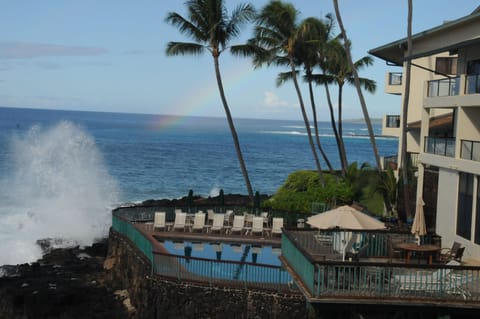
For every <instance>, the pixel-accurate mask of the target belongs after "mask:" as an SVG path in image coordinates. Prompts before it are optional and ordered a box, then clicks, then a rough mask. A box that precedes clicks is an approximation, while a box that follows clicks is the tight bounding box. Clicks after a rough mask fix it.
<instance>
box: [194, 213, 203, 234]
mask: <svg viewBox="0 0 480 319" xmlns="http://www.w3.org/2000/svg"><path fill="white" fill-rule="evenodd" d="M204 226H205V213H196V214H195V219H194V221H193V226H192V229H191V231H192V232H195V231H197V230H199V231H203V227H204Z"/></svg>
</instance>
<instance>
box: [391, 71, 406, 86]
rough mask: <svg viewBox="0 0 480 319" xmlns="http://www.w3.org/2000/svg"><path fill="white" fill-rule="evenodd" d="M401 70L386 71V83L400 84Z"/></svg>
mask: <svg viewBox="0 0 480 319" xmlns="http://www.w3.org/2000/svg"><path fill="white" fill-rule="evenodd" d="M402 76H403V74H402V72H390V73H388V84H390V85H402Z"/></svg>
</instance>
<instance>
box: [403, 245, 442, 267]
mask: <svg viewBox="0 0 480 319" xmlns="http://www.w3.org/2000/svg"><path fill="white" fill-rule="evenodd" d="M396 248H398V249H401V250H404V251H405V252H406V253H407V258H406V259H405V263H406V264H409V263H410V258H411V256H412V252H415V253H420V254H422V255H423V256H428V264H429V265H431V264H432V262H433V256H434V255H437V254H438V252H439V251H440V250H441V249H442V248H441V247H440V246H437V245H428V244H427V245H417V244H415V243H399V244H397V245H396Z"/></svg>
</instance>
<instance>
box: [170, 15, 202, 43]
mask: <svg viewBox="0 0 480 319" xmlns="http://www.w3.org/2000/svg"><path fill="white" fill-rule="evenodd" d="M165 21H166V22H167V23H169V24H171V25H172V26H174V27H177V28H178V30H179V31H180V33H182V34H185V35H187V36H190V37H191V38H192V39H194V40H195V41H199V42H204V41H206V39H205V35H204V34H203V33H202V32H201V30H200V29H198V27H197V26H195V25H194V24H193V23H192V22H190V21H188V20H187V19H185V18H184V17H182V16H181V15H179V14H178V13H176V12H170V13H168V14H167V17H166V18H165Z"/></svg>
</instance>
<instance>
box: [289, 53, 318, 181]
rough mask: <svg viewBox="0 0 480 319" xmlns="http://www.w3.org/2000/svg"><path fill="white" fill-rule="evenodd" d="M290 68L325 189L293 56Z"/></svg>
mask: <svg viewBox="0 0 480 319" xmlns="http://www.w3.org/2000/svg"><path fill="white" fill-rule="evenodd" d="M290 67H291V68H292V78H293V84H294V85H295V90H296V91H297V97H298V101H299V102H300V109H301V110H302V116H303V121H304V122H305V128H306V130H307V135H308V142H309V143H310V148H311V149H312V154H313V158H314V159H315V165H316V166H317V171H318V177H319V178H320V184H321V185H322V186H323V187H324V186H325V179H324V178H323V172H322V166H321V165H320V160H319V159H318V155H317V151H316V150H315V144H314V143H313V138H312V130H311V129H310V122H309V121H308V117H307V112H306V111H305V104H304V103H303V98H302V93H301V92H300V86H299V85H298V80H297V75H296V70H295V63H294V62H293V58H292V56H290Z"/></svg>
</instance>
